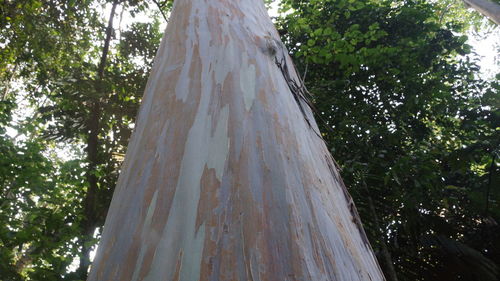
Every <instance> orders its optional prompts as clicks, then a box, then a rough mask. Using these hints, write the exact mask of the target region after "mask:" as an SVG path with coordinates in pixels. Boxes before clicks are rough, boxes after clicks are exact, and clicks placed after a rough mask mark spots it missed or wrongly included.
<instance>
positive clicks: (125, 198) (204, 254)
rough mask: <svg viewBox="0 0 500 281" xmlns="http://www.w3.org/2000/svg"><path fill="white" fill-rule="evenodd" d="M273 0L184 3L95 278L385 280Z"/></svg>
mask: <svg viewBox="0 0 500 281" xmlns="http://www.w3.org/2000/svg"><path fill="white" fill-rule="evenodd" d="M304 93H305V91H304V89H303V87H302V86H301V82H300V78H299V77H298V76H297V73H296V72H295V70H294V68H293V64H292V61H291V60H290V58H289V56H288V55H287V53H286V50H285V49H284V47H283V45H282V43H281V41H280V40H279V36H278V33H277V32H276V30H275V28H274V26H273V24H272V22H271V20H270V18H269V16H268V15H267V12H266V10H265V7H264V4H263V2H262V1H256V0H231V1H227V0H205V1H202V0H183V1H175V4H174V9H173V12H172V16H171V19H170V22H169V24H168V27H167V31H166V36H165V38H164V39H163V41H162V44H161V46H160V49H159V51H158V54H157V57H156V61H155V65H154V68H153V71H152V73H151V76H150V79H149V81H148V85H147V88H146V92H145V95H144V99H143V103H142V106H141V109H140V113H139V118H138V123H137V126H136V130H135V132H134V135H133V137H132V140H131V142H130V144H129V147H128V152H127V156H126V160H125V163H124V165H123V167H122V172H121V175H120V178H119V180H118V184H117V188H116V190H115V194H114V196H113V200H112V203H111V207H110V210H109V213H108V217H107V219H106V224H105V227H104V233H103V236H102V239H101V243H100V245H99V248H98V252H97V255H96V259H95V262H94V265H93V266H92V269H91V274H90V276H89V279H88V280H120V281H126V280H150V281H159V280H186V281H193V280H263V281H272V280H304V281H313V280H314V281H317V280H341V281H344V280H372V281H376V280H384V277H383V275H382V273H381V271H380V268H379V266H378V264H377V261H376V259H375V257H374V255H373V253H372V250H371V247H370V245H369V243H368V241H367V239H366V235H365V233H364V231H363V229H362V226H361V222H360V221H359V217H358V214H357V212H356V209H355V207H354V204H353V202H352V199H351V197H350V196H349V194H348V193H347V191H346V189H345V187H344V185H343V183H342V180H341V179H340V176H339V173H338V171H337V170H336V169H335V168H334V167H335V165H334V162H333V159H332V158H331V156H330V154H329V152H328V149H327V147H326V145H325V143H324V142H323V140H322V139H321V137H320V134H319V133H318V127H317V125H316V123H315V122H314V118H313V116H312V113H311V110H310V108H309V107H308V104H307V102H306V99H305V97H304Z"/></svg>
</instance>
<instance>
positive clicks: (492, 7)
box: [463, 0, 500, 24]
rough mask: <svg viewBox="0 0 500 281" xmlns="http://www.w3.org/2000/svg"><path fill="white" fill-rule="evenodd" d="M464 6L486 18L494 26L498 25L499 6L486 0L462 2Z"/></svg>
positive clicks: (499, 16)
mask: <svg viewBox="0 0 500 281" xmlns="http://www.w3.org/2000/svg"><path fill="white" fill-rule="evenodd" d="M463 1H464V2H465V4H467V5H468V6H470V7H471V8H473V9H474V10H476V11H478V12H479V13H481V14H483V15H484V16H486V17H488V18H489V19H490V20H492V21H493V22H495V23H496V24H500V5H499V4H498V3H495V2H491V1H488V0H463Z"/></svg>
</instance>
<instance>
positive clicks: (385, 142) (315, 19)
mask: <svg viewBox="0 0 500 281" xmlns="http://www.w3.org/2000/svg"><path fill="white" fill-rule="evenodd" d="M266 2H267V3H268V4H269V5H272V6H273V7H279V10H278V11H274V12H273V14H272V16H273V20H274V21H275V23H276V26H277V28H278V30H279V33H280V35H281V37H282V40H283V42H284V43H285V45H286V47H287V49H288V51H289V52H290V54H291V55H292V57H293V60H294V62H295V64H296V66H297V69H298V72H299V73H300V74H301V75H302V77H303V80H304V82H305V85H306V86H307V88H308V90H309V92H310V93H311V95H312V100H311V102H312V104H313V105H314V107H315V111H316V120H317V121H318V124H319V125H320V127H321V132H322V136H323V138H324V139H325V141H326V142H327V145H328V147H329V149H330V151H331V153H332V155H333V157H334V158H335V159H336V161H337V162H338V164H339V167H340V168H341V174H342V177H343V179H344V181H345V184H346V186H347V187H348V189H349V192H350V193H351V195H352V196H353V199H354V202H355V203H356V206H357V209H358V211H359V213H360V216H361V220H362V222H363V226H364V228H365V231H366V233H367V235H368V238H369V240H370V243H371V245H372V247H373V250H374V252H375V254H376V256H377V259H378V261H379V263H380V265H381V267H382V269H383V271H384V274H385V276H386V278H387V280H389V281H395V280H400V281H401V280H408V281H410V280H440V281H446V280H450V281H451V280H471V281H473V280H478V281H495V280H499V278H500V225H499V223H500V206H499V204H500V203H499V200H500V165H499V163H500V159H499V156H500V155H499V153H500V130H499V125H500V111H499V110H498V107H499V105H500V98H499V89H500V82H499V80H500V71H499V70H500V68H499V67H498V66H499V62H498V53H500V52H498V51H499V50H500V45H497V46H496V48H497V50H496V51H497V55H496V57H494V58H493V57H492V58H491V60H494V64H495V65H496V66H497V68H496V73H489V74H488V75H484V72H482V69H481V65H480V63H479V62H480V60H479V55H478V54H477V53H476V52H477V51H476V50H474V49H473V48H472V47H471V45H470V38H469V37H470V36H479V37H483V38H486V37H489V36H497V35H498V34H500V31H499V30H500V29H499V27H498V26H497V25H495V24H494V23H493V22H491V21H489V20H488V19H486V18H485V17H484V16H483V15H481V14H479V13H477V12H476V11H474V10H472V9H470V8H468V7H467V6H466V5H465V4H464V3H463V2H462V1H451V0H445V1H432V0H411V1H402V0H401V1H400V0H394V1H386V0H282V1H279V2H278V1H266ZM493 2H494V3H499V2H498V1H493ZM172 4H173V1H160V0H157V1H155V0H145V1H139V0H120V1H118V0H81V1H74V0H72V1H71V0H70V1H67V0H64V1H63V0H21V1H13V0H3V1H2V0H0V280H6V281H7V280H9V281H10V280H85V279H86V276H87V273H88V269H89V266H90V265H91V261H92V258H93V254H94V252H95V248H96V245H97V243H98V242H99V239H100V235H101V233H102V227H103V224H104V219H105V217H106V213H107V210H108V206H109V203H110V201H111V197H112V194H113V190H114V187H115V185H116V181H117V178H118V175H119V171H120V166H121V163H122V162H123V159H124V156H125V152H126V148H127V144H128V141H129V138H130V135H131V133H132V131H133V128H134V124H135V121H136V114H137V111H138V108H139V105H140V101H141V98H142V95H143V91H144V88H145V86H146V82H147V79H148V74H149V73H150V71H151V67H152V64H153V60H154V56H155V53H156V50H157V49H158V47H159V44H160V41H161V38H162V36H163V31H164V30H163V28H164V27H165V25H166V24H167V22H168V15H169V13H170V10H171V8H172ZM167 36H168V34H167ZM497 43H498V42H497ZM276 110H279V108H277V109H276Z"/></svg>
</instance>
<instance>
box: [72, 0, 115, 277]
mask: <svg viewBox="0 0 500 281" xmlns="http://www.w3.org/2000/svg"><path fill="white" fill-rule="evenodd" d="M117 6H118V0H115V1H114V2H113V5H112V7H111V13H110V15H109V19H108V26H107V28H106V36H105V39H104V46H103V49H102V55H101V59H100V61H99V65H98V69H97V77H96V81H95V85H96V86H95V92H96V96H95V97H93V101H92V106H91V109H90V115H89V119H88V120H87V130H88V134H89V135H88V138H87V149H86V151H87V161H88V171H87V175H86V177H87V183H88V189H87V193H86V194H85V198H84V200H83V208H84V210H83V213H84V216H85V217H84V219H83V222H82V227H81V229H82V233H81V235H82V239H81V245H82V246H81V247H82V251H81V255H80V265H79V268H78V273H79V276H80V277H81V278H83V279H86V278H87V272H88V268H89V266H90V252H91V250H92V248H91V244H92V243H91V241H92V240H93V236H94V232H95V229H96V227H97V224H98V210H97V208H98V206H97V200H98V198H97V193H98V191H99V186H98V181H99V179H98V177H97V175H96V169H97V166H98V165H99V131H100V119H101V115H102V112H101V94H102V91H103V89H102V83H103V79H104V70H105V68H106V63H107V59H108V53H109V46H110V43H111V37H112V34H113V20H114V17H115V12H116V8H117Z"/></svg>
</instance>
